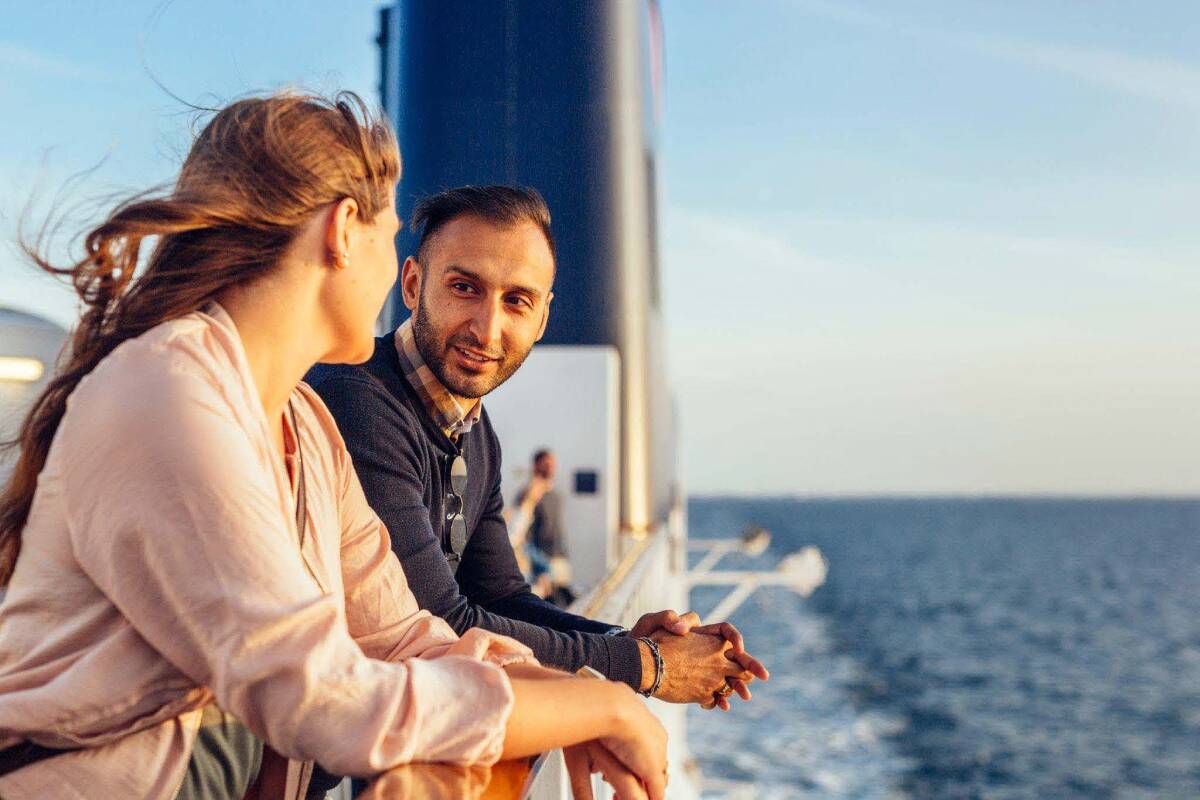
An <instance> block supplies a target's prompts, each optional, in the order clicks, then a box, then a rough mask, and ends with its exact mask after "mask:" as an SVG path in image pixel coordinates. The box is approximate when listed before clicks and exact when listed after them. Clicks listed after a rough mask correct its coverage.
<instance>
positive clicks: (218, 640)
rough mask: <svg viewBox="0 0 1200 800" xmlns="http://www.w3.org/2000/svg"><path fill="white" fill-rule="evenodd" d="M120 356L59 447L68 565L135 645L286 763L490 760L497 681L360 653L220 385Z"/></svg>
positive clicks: (508, 699)
mask: <svg viewBox="0 0 1200 800" xmlns="http://www.w3.org/2000/svg"><path fill="white" fill-rule="evenodd" d="M123 357H128V358H130V362H129V363H127V364H126V365H125V366H126V368H124V369H122V370H120V371H119V378H120V380H118V381H117V382H116V387H117V389H119V391H114V386H113V382H112V381H109V382H107V383H106V384H105V388H104V389H103V390H96V385H95V384H90V383H89V382H86V381H85V382H84V383H81V384H80V387H79V388H78V389H77V390H76V393H75V395H73V396H72V409H74V410H76V412H77V413H76V414H73V415H69V418H68V419H66V420H64V424H63V425H62V426H61V427H60V431H59V437H57V438H56V442H55V446H60V447H70V448H71V450H72V453H73V457H72V458H71V459H70V460H69V461H68V466H67V468H66V470H65V472H64V476H63V484H64V489H65V493H66V495H67V497H68V498H69V499H68V503H67V519H68V525H69V526H70V530H71V541H72V546H73V548H74V551H75V554H76V557H77V559H78V561H79V563H80V565H81V566H82V567H83V568H84V569H85V570H86V572H87V574H88V575H89V576H90V577H91V579H92V580H93V581H94V582H95V584H96V585H97V586H98V587H99V588H100V589H101V590H102V591H103V592H104V593H105V595H106V596H107V597H108V598H109V599H110V600H111V602H112V603H113V604H114V605H115V606H116V607H117V608H118V609H119V610H120V612H121V613H122V615H123V616H124V617H125V619H127V620H128V622H129V624H130V625H131V626H132V627H133V628H134V629H135V630H136V631H137V633H138V635H140V636H141V637H142V638H143V639H144V640H145V641H146V642H148V643H149V644H150V646H151V647H153V648H154V649H155V650H156V651H158V652H159V653H160V654H161V655H162V656H163V657H164V658H165V659H167V660H168V661H170V662H171V663H172V664H173V665H174V666H175V667H176V668H177V669H178V670H179V671H180V672H181V673H183V674H184V675H186V676H187V677H188V678H189V679H190V680H191V681H193V682H194V683H195V684H196V685H201V686H207V687H209V688H210V689H211V690H212V692H213V694H214V695H215V697H216V699H217V701H218V703H220V705H221V707H222V708H224V709H226V710H227V711H229V712H230V713H232V714H234V715H235V716H236V717H237V718H238V719H240V720H241V721H242V722H244V723H245V724H246V725H247V727H249V728H250V729H251V730H252V731H254V732H255V733H256V734H257V735H259V736H260V737H261V738H262V739H263V740H264V741H265V742H266V743H268V744H269V745H271V746H272V747H273V748H275V749H276V750H278V751H279V752H281V753H284V754H286V755H288V756H290V757H293V758H298V759H313V760H317V761H319V762H320V763H321V764H323V765H324V766H326V767H327V768H329V769H331V770H336V771H339V772H342V773H343V774H351V775H372V774H376V773H378V772H381V771H383V770H386V769H390V768H391V767H394V766H397V765H400V764H404V763H408V762H411V761H425V760H430V761H451V762H458V763H472V762H488V761H494V760H495V759H496V758H497V757H498V756H499V754H500V751H501V748H502V745H503V737H504V726H505V724H506V721H507V719H508V715H509V714H510V713H511V710H512V703H513V696H512V689H511V687H510V685H509V683H508V679H507V677H506V676H505V675H504V673H503V671H502V670H500V669H499V668H498V667H496V666H494V665H492V664H489V663H485V662H483V661H479V660H473V659H471V658H464V657H448V658H440V659H435V660H423V659H411V658H410V659H407V660H405V661H402V662H397V663H386V662H384V661H380V660H375V659H372V658H369V657H367V656H366V655H365V654H364V652H363V650H362V649H360V647H359V646H358V645H357V644H356V643H355V641H354V639H353V638H352V637H351V635H350V633H349V631H348V629H347V625H346V621H345V617H344V612H343V608H342V599H341V598H339V597H335V596H333V595H330V594H327V593H324V592H322V591H321V589H320V587H319V586H317V584H316V582H315V581H313V580H312V579H311V578H310V576H309V575H308V573H307V571H306V569H305V566H304V563H303V561H302V559H301V555H300V551H299V548H298V547H297V546H296V540H295V532H294V530H293V528H292V525H291V524H290V520H289V517H288V516H287V514H285V513H284V512H283V509H282V508H281V506H280V499H279V496H278V492H277V490H276V487H275V485H274V482H273V479H272V478H271V476H270V475H269V474H268V473H266V472H265V471H264V470H263V468H262V461H261V458H262V454H261V452H260V451H259V450H258V449H256V448H257V447H259V445H257V444H256V443H255V441H254V440H252V438H251V437H250V436H249V435H248V434H247V432H246V431H245V429H244V428H243V427H242V424H241V423H240V421H239V419H238V418H237V416H236V413H235V412H234V410H233V409H232V407H231V406H230V405H229V404H228V403H227V402H226V400H225V397H224V390H223V387H222V386H221V385H219V383H217V382H216V379H215V378H213V377H210V376H207V375H202V374H198V373H197V372H193V371H189V370H184V369H179V368H177V365H168V364H163V363H159V362H155V363H146V360H145V359H140V360H136V361H135V360H132V355H131V354H130V353H129V351H126V352H125V353H123V354H120V355H119V356H118V359H116V361H120V359H121V358H123ZM92 377H96V376H92ZM131 443H134V444H131ZM397 588H398V589H399V588H401V587H397ZM397 622H398V624H399V625H401V626H402V627H404V626H410V625H412V624H414V623H419V622H420V615H416V614H414V615H412V617H411V618H410V619H408V620H398V621H397ZM448 637H449V632H446V635H444V636H442V637H440V638H441V639H442V640H446V639H447V638H448ZM400 638H403V637H402V636H401V637H400ZM403 649H404V650H405V653H404V654H405V655H416V654H418V652H417V651H419V650H420V649H421V647H419V646H417V647H415V648H403Z"/></svg>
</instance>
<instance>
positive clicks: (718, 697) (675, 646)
mask: <svg viewBox="0 0 1200 800" xmlns="http://www.w3.org/2000/svg"><path fill="white" fill-rule="evenodd" d="M628 635H629V636H631V637H633V638H641V637H643V636H644V637H647V638H649V639H652V640H653V641H654V642H655V643H657V644H658V649H659V652H660V653H661V654H662V659H663V664H664V668H665V669H664V672H665V674H664V675H663V680H662V684H661V685H660V686H659V689H658V691H657V692H655V694H654V696H655V697H657V698H658V699H660V700H664V701H666V702H668V703H698V704H699V705H700V706H701V708H720V709H721V710H722V711H728V710H729V696H730V695H731V694H732V693H733V692H736V693H737V694H738V696H739V697H741V698H742V699H743V700H749V699H750V697H751V694H750V687H749V683H750V682H751V681H752V680H754V679H755V678H758V679H760V680H764V681H765V680H767V679H768V677H769V673H768V672H767V668H766V667H764V666H763V665H762V663H761V662H760V661H759V660H758V659H756V658H754V657H753V656H751V655H750V654H749V653H747V652H746V647H745V642H744V641H743V640H742V634H741V633H740V632H739V631H738V629H737V628H735V627H734V626H733V625H730V624H729V623H728V622H718V623H714V624H711V625H701V624H700V617H699V616H697V615H696V613H695V612H692V611H689V612H687V613H686V614H683V615H682V616H680V615H679V614H677V613H675V612H674V611H669V610H668V611H657V612H654V613H652V614H644V615H643V616H642V617H641V619H639V620H638V621H637V624H636V625H634V626H633V628H631V629H630V631H629V634H628ZM639 646H640V649H641V650H642V664H643V669H642V687H641V688H642V690H643V691H646V690H648V689H649V688H650V686H651V685H652V684H653V683H654V667H653V659H652V658H651V657H650V655H649V652H648V650H649V648H648V647H646V645H645V644H644V643H640V645H639ZM647 664H649V669H646V665H647Z"/></svg>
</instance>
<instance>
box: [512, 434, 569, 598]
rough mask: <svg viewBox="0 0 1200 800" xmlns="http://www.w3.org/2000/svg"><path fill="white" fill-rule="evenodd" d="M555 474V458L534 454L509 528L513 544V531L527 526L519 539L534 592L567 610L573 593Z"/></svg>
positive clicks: (542, 452)
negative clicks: (529, 472)
mask: <svg viewBox="0 0 1200 800" xmlns="http://www.w3.org/2000/svg"><path fill="white" fill-rule="evenodd" d="M557 473H558V459H557V458H556V457H555V456H554V453H553V452H552V451H551V450H547V449H542V450H538V451H537V452H536V453H534V454H533V474H532V475H531V476H530V478H529V483H528V484H526V485H525V486H524V487H523V488H522V489H521V491H520V492H519V493H518V494H517V497H516V501H517V516H516V517H515V518H513V517H510V518H509V521H508V526H509V538H510V539H511V540H513V541H516V539H517V538H518V537H517V536H516V533H517V531H515V530H514V528H517V527H518V526H519V525H520V523H521V522H526V523H527V525H528V526H527V527H526V529H525V531H524V535H522V536H521V537H519V538H520V539H522V540H523V541H524V544H525V548H526V552H527V554H528V556H529V561H530V570H529V572H530V574H531V575H532V580H533V584H534V585H533V590H534V593H535V594H537V595H538V597H544V598H546V599H547V600H549V601H550V602H552V603H554V605H556V606H562V607H566V606H569V605H571V603H572V602H573V601H574V594H573V593H572V592H571V589H570V585H569V584H570V563H569V562H568V561H567V546H566V531H565V530H564V527H565V526H564V524H563V505H562V503H563V501H562V496H561V495H560V494H559V493H558V490H557V489H555V488H554V478H555V476H556V475H557ZM526 517H527V518H526Z"/></svg>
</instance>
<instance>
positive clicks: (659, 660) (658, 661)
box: [638, 636, 667, 697]
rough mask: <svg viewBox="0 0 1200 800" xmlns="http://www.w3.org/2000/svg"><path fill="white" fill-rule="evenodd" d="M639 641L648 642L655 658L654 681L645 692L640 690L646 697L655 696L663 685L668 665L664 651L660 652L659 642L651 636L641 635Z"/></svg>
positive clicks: (651, 653)
mask: <svg viewBox="0 0 1200 800" xmlns="http://www.w3.org/2000/svg"><path fill="white" fill-rule="evenodd" d="M638 641H639V642H645V643H646V647H649V648H650V655H651V656H653V658H654V683H652V684H651V685H650V688H649V689H647V690H646V691H644V692H640V694H641V695H643V696H644V697H653V696H654V695H655V694H657V693H658V690H659V688H660V687H661V686H662V682H663V674H664V673H665V672H666V671H667V665H666V663H665V662H664V661H663V657H662V653H660V652H659V650H658V642H656V641H654V640H653V639H651V638H650V637H649V636H642V637H639V638H638Z"/></svg>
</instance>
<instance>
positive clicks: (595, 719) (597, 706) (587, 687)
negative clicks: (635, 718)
mask: <svg viewBox="0 0 1200 800" xmlns="http://www.w3.org/2000/svg"><path fill="white" fill-rule="evenodd" d="M510 681H511V683H512V688H513V694H514V695H515V697H516V702H515V703H514V704H513V711H512V714H511V715H510V716H509V718H508V726H507V728H506V730H505V734H504V752H503V754H502V755H501V758H502V759H510V758H523V757H525V756H531V755H534V754H536V753H544V752H545V751H547V750H553V749H555V748H557V747H567V746H569V745H573V744H579V743H580V742H586V741H589V740H591V739H596V738H599V737H602V736H609V735H610V734H611V733H612V732H613V731H614V730H615V729H617V728H618V727H619V726H620V724H621V723H620V720H621V718H622V710H623V709H624V708H625V706H626V704H627V703H628V702H629V699H630V698H632V696H633V695H632V693H631V692H630V690H629V688H628V687H626V686H624V685H622V684H616V683H612V682H610V681H598V680H594V679H592V678H574V677H570V676H565V677H563V678H562V679H559V680H547V679H546V678H526V677H519V676H510ZM623 694H628V695H629V697H628V698H627V697H623V696H622V695H623Z"/></svg>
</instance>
